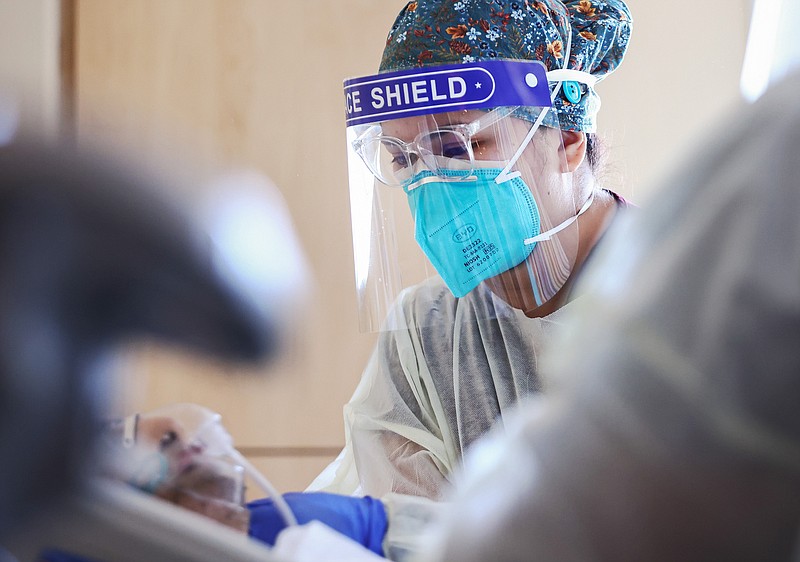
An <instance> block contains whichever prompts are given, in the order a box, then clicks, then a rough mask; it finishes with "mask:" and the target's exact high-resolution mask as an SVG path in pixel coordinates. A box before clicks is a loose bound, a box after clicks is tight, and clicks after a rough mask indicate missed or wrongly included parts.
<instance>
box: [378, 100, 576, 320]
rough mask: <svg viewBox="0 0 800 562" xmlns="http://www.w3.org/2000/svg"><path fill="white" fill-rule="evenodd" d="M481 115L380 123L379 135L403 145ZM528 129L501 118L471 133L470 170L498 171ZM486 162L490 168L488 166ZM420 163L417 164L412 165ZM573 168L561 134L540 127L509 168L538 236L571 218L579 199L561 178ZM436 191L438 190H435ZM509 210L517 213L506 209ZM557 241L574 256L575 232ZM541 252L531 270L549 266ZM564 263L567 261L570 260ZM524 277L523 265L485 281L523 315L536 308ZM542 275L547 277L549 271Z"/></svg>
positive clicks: (470, 113)
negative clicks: (528, 203) (522, 189)
mask: <svg viewBox="0 0 800 562" xmlns="http://www.w3.org/2000/svg"><path fill="white" fill-rule="evenodd" d="M485 115H486V112H484V111H462V112H453V113H441V114H435V115H428V116H424V117H409V118H404V119H397V120H393V121H388V122H385V123H384V124H383V125H382V129H383V131H382V132H383V134H384V135H389V136H393V137H395V138H398V139H400V140H402V141H404V142H406V143H408V142H412V141H414V140H415V139H418V138H419V135H420V134H425V133H428V132H430V131H432V130H435V129H438V128H442V127H448V126H449V127H452V126H454V125H458V124H469V123H472V122H474V121H475V120H477V119H479V118H481V117H483V116H485ZM531 128H532V123H531V122H530V121H527V120H523V119H518V118H515V117H504V118H502V119H500V120H499V121H498V122H497V123H495V124H494V125H491V126H489V127H487V128H485V129H482V130H480V131H478V132H477V133H475V134H474V135H473V136H472V137H471V138H469V142H470V146H471V147H472V151H473V154H474V160H475V166H478V167H480V166H484V167H486V166H490V167H492V168H495V167H499V168H503V167H504V166H505V165H506V164H507V163H508V162H509V161H510V160H511V159H512V158H513V157H514V155H515V154H516V153H517V151H518V150H519V148H520V146H522V145H523V143H524V142H525V140H526V137H527V135H528V134H529V132H530V131H531ZM490 162H491V163H492V164H489V163H490ZM421 164H422V163H420V162H417V163H416V165H417V166H419V165H421ZM572 169H573V167H571V164H570V163H569V162H568V161H567V158H566V154H565V149H564V146H563V140H562V134H561V131H559V130H558V129H553V128H548V127H543V126H542V127H539V128H538V129H537V130H536V132H535V134H534V136H533V138H532V139H531V140H530V141H529V142H528V143H527V144H526V145H525V148H524V149H523V151H522V153H521V155H520V157H519V158H518V160H517V161H516V163H515V164H514V166H513V167H512V168H511V169H510V170H509V171H511V172H514V171H517V172H519V173H520V175H521V178H522V179H523V181H524V182H525V184H526V185H527V187H528V189H529V190H530V191H531V193H532V195H533V198H534V200H535V201H536V205H537V209H538V212H539V218H540V221H541V231H543V232H544V231H546V230H549V229H550V228H552V227H554V226H555V225H558V224H560V223H561V222H563V221H565V220H567V219H569V218H570V217H572V216H574V215H575V212H576V200H578V195H577V193H576V190H575V187H574V186H573V183H572V181H571V176H569V175H566V174H565V173H566V172H569V171H572ZM436 188H437V189H441V187H440V186H436ZM450 189H458V185H457V184H454V185H453V187H451V188H450ZM509 212H516V210H515V209H509ZM559 237H560V241H559V243H560V244H561V246H562V249H561V250H560V251H563V252H566V253H567V254H570V253H571V252H574V247H576V246H577V234H576V232H575V230H574V229H573V230H565V231H562V232H561V233H560V234H559ZM544 249H545V248H544V247H543V246H542V247H540V248H538V249H536V248H535V249H534V253H536V254H537V255H535V256H532V257H531V258H529V260H530V261H531V265H532V267H534V268H536V267H537V266H539V264H543V265H542V267H544V268H547V267H550V266H549V262H548V260H547V259H543V257H542V256H541V255H539V254H541V253H542V252H543V251H544ZM568 249H572V250H568ZM545 258H546V256H545ZM565 259H566V261H568V262H569V263H570V264H571V263H572V258H570V257H567V258H565ZM529 275H530V272H529V269H528V265H526V263H522V264H520V265H519V266H517V267H516V268H513V269H512V270H508V271H507V272H504V273H501V274H500V275H498V276H496V277H494V278H491V279H489V280H488V281H487V283H488V286H489V287H490V289H491V290H492V291H493V292H495V293H496V294H498V295H499V296H500V297H501V298H503V300H505V301H506V302H507V303H509V304H510V305H511V306H513V307H515V308H519V309H520V310H523V311H525V312H526V313H527V312H529V311H531V310H533V309H534V308H536V307H537V303H536V301H535V299H534V297H533V295H532V292H531V281H530V279H529ZM543 275H544V276H545V277H547V276H548V275H549V273H544V274H543Z"/></svg>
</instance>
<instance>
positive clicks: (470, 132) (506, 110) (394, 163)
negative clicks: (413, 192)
mask: <svg viewBox="0 0 800 562" xmlns="http://www.w3.org/2000/svg"><path fill="white" fill-rule="evenodd" d="M514 109H516V108H515V107H498V108H496V109H493V110H491V111H489V112H488V113H486V114H485V115H482V116H481V117H479V118H478V119H476V120H475V121H472V122H470V123H459V124H456V125H451V126H445V127H440V128H438V129H435V130H432V131H424V132H422V133H420V134H419V135H417V136H416V138H414V140H412V141H411V142H404V141H402V140H401V139H398V138H396V137H391V136H388V135H384V134H383V132H382V129H381V126H380V125H373V126H371V127H369V128H368V129H367V130H366V131H364V133H362V134H361V135H360V136H359V137H358V138H356V140H354V141H353V149H354V150H355V151H356V153H357V154H358V155H359V156H360V157H361V159H362V160H363V161H364V164H366V166H367V168H369V171H370V172H372V174H373V175H374V176H375V177H376V178H377V179H378V180H379V181H380V182H382V183H385V184H386V185H389V186H402V185H405V184H406V183H407V182H409V181H410V180H411V177H412V176H413V170H414V168H415V166H416V164H417V162H418V161H419V160H420V159H421V160H422V162H423V164H424V165H425V166H426V167H427V168H428V169H429V170H431V171H432V172H434V173H435V174H437V175H438V176H441V177H446V178H448V179H451V180H453V179H455V180H458V179H466V178H468V177H470V176H471V175H472V173H473V171H474V169H475V155H474V153H473V151H472V137H473V136H474V135H475V134H477V133H478V132H479V131H482V130H484V129H486V128H488V127H490V126H492V125H494V124H495V123H496V122H497V121H499V120H500V119H502V118H503V117H506V116H508V115H509V114H510V113H511V112H512V111H514Z"/></svg>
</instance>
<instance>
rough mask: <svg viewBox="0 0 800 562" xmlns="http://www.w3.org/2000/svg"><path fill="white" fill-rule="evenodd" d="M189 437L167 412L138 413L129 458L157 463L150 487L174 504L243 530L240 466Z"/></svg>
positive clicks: (246, 520)
mask: <svg viewBox="0 0 800 562" xmlns="http://www.w3.org/2000/svg"><path fill="white" fill-rule="evenodd" d="M191 437H192V436H190V435H187V431H186V429H185V428H184V427H183V426H182V425H181V424H180V423H179V422H178V421H177V420H176V419H174V418H172V417H169V416H163V415H148V414H142V415H140V416H139V420H138V424H137V428H136V442H135V448H136V455H135V458H137V459H145V462H146V463H151V464H152V463H154V462H155V463H160V468H159V469H160V470H161V473H160V475H159V477H158V478H157V479H156V480H154V482H155V484H154V485H153V486H152V490H151V491H152V492H153V494H154V495H156V496H158V497H160V498H163V499H165V500H167V501H170V502H172V503H174V504H176V505H180V506H182V507H185V508H187V509H190V510H192V511H195V512H197V513H200V514H203V515H206V516H208V517H211V518H212V519H214V520H216V521H219V522H220V523H223V524H225V525H228V526H229V527H233V528H234V529H237V530H239V531H242V532H247V528H248V523H249V512H248V511H247V509H246V508H245V507H244V506H243V505H242V503H243V497H244V489H243V486H244V485H243V478H242V472H241V467H237V466H235V465H232V464H231V463H229V462H227V461H225V460H222V459H219V458H216V457H211V456H208V455H206V454H204V447H203V446H202V445H200V444H198V443H197V442H191V441H190V439H191ZM148 459H152V460H148ZM137 462H139V461H137ZM137 472H138V469H134V475H135V474H136V473H137Z"/></svg>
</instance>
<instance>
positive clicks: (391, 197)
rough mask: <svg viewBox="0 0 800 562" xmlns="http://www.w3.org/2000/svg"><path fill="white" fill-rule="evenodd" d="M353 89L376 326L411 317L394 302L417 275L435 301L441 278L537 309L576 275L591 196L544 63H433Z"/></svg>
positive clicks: (364, 276) (355, 170) (360, 248)
mask: <svg viewBox="0 0 800 562" xmlns="http://www.w3.org/2000/svg"><path fill="white" fill-rule="evenodd" d="M573 85H574V86H575V87H576V88H580V86H578V84H577V83H573ZM344 89H345V99H346V111H347V146H348V164H349V175H350V201H351V219H352V228H353V250H354V255H355V276H356V287H357V292H358V301H359V316H360V322H361V328H362V329H363V330H377V329H403V328H406V327H408V326H407V325H405V323H410V321H408V320H404V319H402V318H401V316H398V315H390V314H389V312H390V310H392V306H393V304H394V303H395V302H396V301H397V300H398V299H399V298H400V297H401V295H402V294H403V292H404V291H408V290H412V289H411V288H412V287H413V291H415V292H417V293H419V292H425V291H429V292H430V293H431V295H430V298H431V300H430V302H435V301H437V300H438V297H437V295H439V294H441V290H442V285H444V286H446V288H447V291H449V293H451V294H452V296H454V297H455V298H456V299H474V298H476V295H478V294H482V295H485V296H486V297H487V298H489V299H491V300H492V301H493V302H497V303H498V304H497V306H485V307H480V312H479V314H485V315H492V314H497V313H498V311H499V310H507V309H508V307H509V306H510V307H512V308H515V309H519V310H522V311H523V312H529V311H532V310H534V309H536V308H537V307H538V306H540V305H542V304H543V303H545V302H547V301H548V300H550V299H551V298H553V296H554V295H556V293H558V291H559V290H561V289H562V287H564V285H565V283H566V281H567V279H568V277H569V275H570V274H571V272H572V270H573V266H574V264H575V261H576V256H577V248H578V231H577V222H576V220H575V219H576V218H577V216H578V215H579V214H580V213H581V212H582V210H585V208H587V207H588V204H589V202H587V201H578V200H577V195H576V192H575V189H574V187H573V181H572V173H571V171H570V168H569V165H568V162H567V159H566V156H565V150H564V146H563V141H562V135H561V133H560V127H559V123H558V116H557V115H556V113H555V112H554V111H551V109H550V108H551V105H552V104H551V92H550V89H549V87H548V81H547V76H546V69H545V67H544V65H543V64H541V63H540V62H538V61H482V62H473V63H467V64H459V65H452V66H440V67H426V68H420V69H413V70H407V71H399V72H392V73H385V74H378V75H374V76H368V77H364V78H357V79H353V80H348V81H346V82H345V87H344ZM584 204H585V205H584ZM498 299H499V301H498ZM436 321H437V320H436V317H435V315H426V316H425V317H424V318H422V317H418V318H415V319H414V321H413V322H414V324H415V325H417V326H419V325H421V324H425V323H426V322H431V323H432V322H436Z"/></svg>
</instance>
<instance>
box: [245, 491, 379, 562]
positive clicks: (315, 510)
mask: <svg viewBox="0 0 800 562" xmlns="http://www.w3.org/2000/svg"><path fill="white" fill-rule="evenodd" d="M283 498H284V499H285V500H286V503H288V504H289V507H290V508H292V511H293V512H294V515H295V517H297V522H298V523H300V524H301V525H302V524H303V523H308V522H309V521H320V522H322V523H324V524H325V525H327V526H328V527H331V528H332V529H334V530H335V531H338V532H339V533H341V534H343V535H345V536H346V537H349V538H351V539H352V540H354V541H356V542H357V543H359V544H361V545H362V546H364V547H366V548H368V549H369V550H371V551H372V552H374V553H375V554H378V555H380V556H383V548H382V547H381V543H382V542H383V536H384V535H385V534H386V528H387V527H388V525H389V523H388V521H387V520H386V510H385V509H384V507H383V503H382V502H381V501H380V500H376V499H374V498H371V497H369V496H365V497H363V498H360V497H353V496H342V495H338V494H327V493H324V492H308V493H300V492H294V493H288V494H284V495H283ZM247 507H248V509H249V510H250V536H251V537H253V538H254V539H258V540H260V541H264V542H266V543H268V544H275V539H276V538H277V536H278V533H280V532H281V531H282V530H283V529H284V528H285V527H286V524H285V523H284V521H283V518H282V517H281V515H280V513H279V512H278V510H277V509H276V508H275V504H274V503H273V502H272V500H271V499H262V500H256V501H254V502H250V503H249V504H247Z"/></svg>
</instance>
